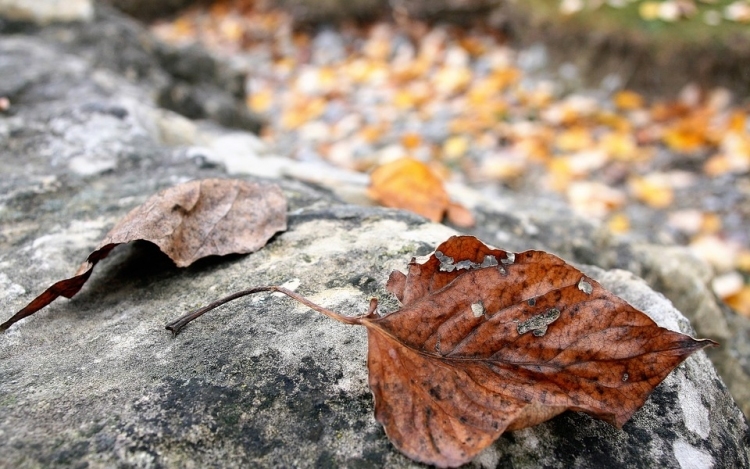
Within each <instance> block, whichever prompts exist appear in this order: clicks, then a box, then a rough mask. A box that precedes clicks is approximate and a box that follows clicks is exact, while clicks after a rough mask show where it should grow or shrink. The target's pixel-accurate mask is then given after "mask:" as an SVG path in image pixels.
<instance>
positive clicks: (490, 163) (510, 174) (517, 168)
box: [476, 152, 526, 181]
mask: <svg viewBox="0 0 750 469" xmlns="http://www.w3.org/2000/svg"><path fill="white" fill-rule="evenodd" d="M525 170H526V163H525V162H524V160H522V159H521V158H519V157H518V155H515V154H513V153H512V152H505V153H499V154H495V155H491V156H488V157H485V158H484V159H483V160H482V162H481V166H479V168H477V175H476V178H477V179H481V180H485V179H489V180H497V181H511V180H513V179H516V178H518V177H520V176H522V175H523V173H524V171H525Z"/></svg>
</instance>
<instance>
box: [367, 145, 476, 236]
mask: <svg viewBox="0 0 750 469" xmlns="http://www.w3.org/2000/svg"><path fill="white" fill-rule="evenodd" d="M367 193H368V195H369V196H370V197H371V198H372V199H373V200H375V201H377V202H379V203H380V204H382V205H385V206H386V207H392V208H402V209H406V210H410V211H412V212H414V213H418V214H419V215H422V216H423V217H426V218H429V219H430V220H432V221H435V222H439V221H440V220H442V219H443V215H445V212H446V210H448V207H449V204H450V198H449V197H448V192H446V190H445V187H444V186H443V181H442V180H441V179H440V178H439V177H438V176H437V175H436V174H435V173H434V172H433V171H432V169H430V167H429V166H427V165H426V164H424V163H422V162H421V161H419V160H415V159H414V158H401V159H398V160H396V161H393V162H391V163H387V164H384V165H383V166H380V167H378V168H376V169H375V171H373V172H372V174H371V175H370V187H369V188H368V190H367ZM462 218H463V219H465V218H464V217H462Z"/></svg>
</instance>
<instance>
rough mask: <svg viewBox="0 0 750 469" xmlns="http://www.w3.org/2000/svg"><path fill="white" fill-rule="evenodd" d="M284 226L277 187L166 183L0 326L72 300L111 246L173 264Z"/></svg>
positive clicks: (232, 248) (257, 242) (259, 243)
mask: <svg viewBox="0 0 750 469" xmlns="http://www.w3.org/2000/svg"><path fill="white" fill-rule="evenodd" d="M285 229H286V199H285V197H284V194H283V193H282V192H281V189H279V187H278V186H276V185H271V184H260V183H256V182H248V181H242V180H236V179H235V180H233V179H204V180H200V181H191V182H187V183H184V184H180V185H177V186H174V187H170V188H169V189H166V190H164V191H162V192H159V193H158V194H156V195H154V196H152V197H151V198H149V199H148V200H147V201H146V202H144V203H143V204H142V205H140V206H138V207H136V208H134V209H133V210H131V211H130V212H129V213H128V214H127V215H125V217H124V218H123V219H122V220H120V221H119V222H118V223H117V225H115V226H114V228H112V229H111V230H110V232H109V233H107V236H105V237H104V239H103V240H102V242H101V243H99V246H98V247H97V248H96V249H95V250H94V251H93V252H92V253H91V254H90V255H89V257H88V258H87V259H86V261H85V262H83V263H82V264H81V265H80V267H79V268H78V271H77V272H76V273H75V275H74V276H73V277H71V278H68V279H65V280H61V281H59V282H57V283H55V284H54V285H52V286H51V287H49V288H48V289H47V290H45V291H44V292H43V293H42V294H41V295H39V296H38V297H36V298H35V299H34V300H32V301H31V303H29V304H28V305H26V307H24V308H23V309H22V310H20V311H19V312H17V313H16V314H15V315H14V316H13V317H12V318H10V319H9V320H7V321H6V322H4V323H3V324H2V325H0V330H6V329H8V327H10V326H11V325H13V324H14V323H16V322H17V321H19V320H21V319H23V318H25V317H27V316H30V315H31V314H34V313H35V312H37V311H38V310H40V309H41V308H44V307H45V306H47V305H48V304H50V303H51V302H52V301H54V300H55V299H56V298H57V297H59V296H64V297H66V298H72V297H73V295H75V294H76V293H78V292H79V291H80V289H81V287H83V284H84V283H86V281H87V280H88V278H89V277H90V276H91V272H92V271H93V269H94V266H95V265H96V264H97V263H98V262H99V261H100V260H102V259H104V258H105V257H107V255H108V254H109V253H110V251H112V249H114V248H115V247H116V246H118V245H120V244H123V243H129V242H131V241H136V240H144V241H150V242H152V243H154V244H156V245H157V246H158V247H159V249H161V251H162V252H164V253H165V254H166V255H168V256H169V257H170V259H172V260H173V261H174V263H175V264H176V265H177V266H178V267H186V266H189V265H190V264H192V263H193V262H195V261H196V260H198V259H200V258H202V257H206V256H212V255H218V256H221V255H226V254H246V253H250V252H253V251H257V250H258V249H260V248H261V247H263V246H264V245H265V244H266V242H267V241H268V239H269V238H271V236H273V234H274V233H276V232H278V231H283V230H285Z"/></svg>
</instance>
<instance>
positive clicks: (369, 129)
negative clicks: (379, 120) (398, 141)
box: [359, 124, 387, 143]
mask: <svg viewBox="0 0 750 469" xmlns="http://www.w3.org/2000/svg"><path fill="white" fill-rule="evenodd" d="M386 130H387V128H386V126H385V125H384V124H381V125H366V126H364V127H362V130H360V131H359V136H360V137H362V140H364V141H365V142H367V143H375V142H377V141H378V140H380V138H381V137H382V136H383V134H384V133H385V131H386Z"/></svg>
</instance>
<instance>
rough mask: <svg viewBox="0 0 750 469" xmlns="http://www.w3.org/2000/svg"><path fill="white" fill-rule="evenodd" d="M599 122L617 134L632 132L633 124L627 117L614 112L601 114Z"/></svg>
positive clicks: (598, 118)
mask: <svg viewBox="0 0 750 469" xmlns="http://www.w3.org/2000/svg"><path fill="white" fill-rule="evenodd" d="M596 117H597V121H598V122H599V123H601V124H602V125H606V126H607V127H609V128H611V129H612V130H616V131H617V132H632V130H633V124H632V123H631V122H630V120H628V118H627V117H625V116H623V115H621V114H617V113H614V112H600V113H599V114H598V115H597V116H596Z"/></svg>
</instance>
